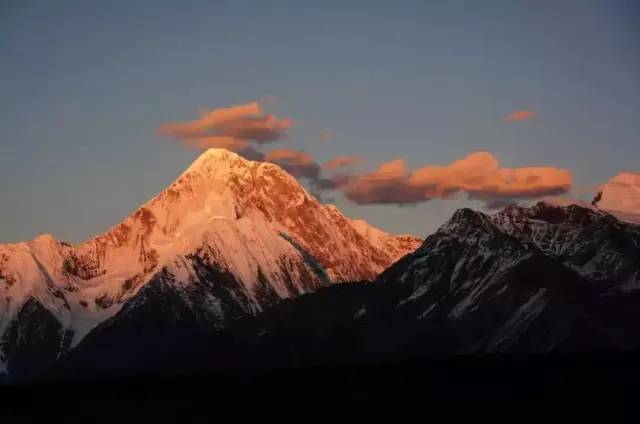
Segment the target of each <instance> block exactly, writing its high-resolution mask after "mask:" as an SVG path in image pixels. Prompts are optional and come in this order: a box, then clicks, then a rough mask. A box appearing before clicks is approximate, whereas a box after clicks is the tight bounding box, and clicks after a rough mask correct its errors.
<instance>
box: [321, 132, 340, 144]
mask: <svg viewBox="0 0 640 424" xmlns="http://www.w3.org/2000/svg"><path fill="white" fill-rule="evenodd" d="M335 137H336V135H335V134H334V132H333V131H331V130H324V131H322V132H321V133H320V140H322V141H324V142H325V143H328V142H330V141H333V139H334V138H335Z"/></svg>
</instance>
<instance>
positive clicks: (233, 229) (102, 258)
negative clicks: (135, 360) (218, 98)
mask: <svg viewBox="0 0 640 424" xmlns="http://www.w3.org/2000/svg"><path fill="white" fill-rule="evenodd" d="M420 243H421V240H420V239H418V238H416V237H413V236H408V235H401V236H394V235H390V234H387V233H385V232H383V231H381V230H378V229H376V228H374V227H371V226H369V225H368V224H367V223H366V222H364V221H362V220H359V221H352V220H350V219H349V218H347V217H345V216H344V215H343V214H342V213H340V211H339V210H338V209H337V208H336V207H334V206H331V205H323V204H320V203H319V202H318V201H317V200H316V199H315V198H314V197H313V196H311V195H310V194H309V193H308V192H307V191H306V190H305V189H304V188H303V187H302V186H301V185H300V184H299V183H298V181H296V179H295V178H293V177H292V176H291V175H289V174H287V173H286V172H285V171H283V170H282V169H281V168H280V167H279V166H277V165H274V164H270V163H258V162H252V161H248V160H246V159H243V158H242V157H240V156H238V155H237V154H235V153H232V152H229V151H227V150H224V149H211V150H208V151H206V152H205V153H203V154H202V155H201V156H200V157H199V158H198V159H197V160H196V161H195V162H194V163H193V164H192V165H191V166H190V167H189V168H188V169H187V170H186V171H185V172H184V173H183V174H182V175H181V176H180V177H179V178H178V179H177V180H176V181H175V182H174V183H173V184H171V186H169V187H168V188H167V189H166V190H164V191H162V192H161V193H160V194H159V195H157V196H156V197H154V198H153V199H152V200H150V201H149V202H147V203H146V204H144V205H143V206H141V207H140V208H139V209H138V210H136V211H135V212H134V213H133V214H132V215H131V216H129V217H128V218H127V219H125V220H124V221H123V222H122V223H120V224H118V225H117V226H115V227H113V228H112V229H111V230H109V231H108V232H106V233H105V234H102V235H99V236H97V237H95V238H93V239H91V240H89V241H87V242H85V243H82V244H80V245H75V246H74V245H70V244H67V243H64V242H60V241H57V240H55V239H54V238H53V237H52V236H50V235H42V236H40V237H38V238H37V239H35V240H33V241H31V242H24V243H19V244H9V245H1V246H0V252H2V256H1V257H2V262H1V266H0V272H1V274H0V275H2V281H3V284H2V290H3V292H4V294H5V296H3V298H2V301H1V302H2V303H0V305H1V307H2V309H1V310H0V314H1V315H0V317H1V319H2V321H1V322H2V327H1V328H2V331H3V337H4V338H3V340H5V343H4V345H3V349H2V352H3V353H2V355H3V356H2V358H3V369H4V370H5V371H9V372H10V371H11V369H12V368H14V367H15V368H17V369H18V370H20V371H24V372H28V369H29V365H19V364H21V362H20V361H21V359H20V356H21V354H19V353H16V352H19V351H20V349H21V348H20V347H17V346H16V345H17V344H20V343H25V342H26V341H25V340H23V339H22V338H20V337H17V336H15V334H14V333H16V332H20V331H30V330H20V329H21V328H26V329H30V328H32V327H33V326H35V327H36V328H37V327H38V326H40V325H41V322H42V320H45V321H44V322H46V325H45V327H44V328H46V331H47V334H46V343H48V345H47V346H48V348H47V349H48V350H47V352H48V359H54V358H57V357H58V356H59V355H61V354H64V353H65V352H67V351H68V350H69V349H73V348H74V347H75V346H76V345H77V344H78V343H79V342H80V341H81V340H82V339H83V338H84V337H85V336H86V335H87V334H88V333H90V332H91V331H92V330H93V329H94V328H95V327H96V326H99V325H100V324H101V323H103V322H105V321H108V320H109V319H112V318H113V317H114V316H118V314H126V313H133V312H135V311H136V310H137V309H138V308H141V307H144V306H145V305H146V303H147V302H149V301H150V300H149V296H152V294H151V293H155V291H156V290H158V291H160V292H162V293H163V294H162V295H161V296H160V298H161V299H162V298H169V297H172V298H173V299H174V301H177V302H179V303H180V307H181V308H184V314H187V315H188V316H190V317H193V319H195V320H196V321H202V322H203V323H206V326H209V327H211V329H218V330H219V329H223V328H225V326H226V324H227V323H228V322H229V321H230V320H232V319H236V318H237V317H239V316H243V315H255V314H258V313H260V312H261V311H262V310H263V309H264V308H265V307H268V306H270V305H273V304H275V303H277V302H278V301H279V300H280V299H284V298H288V297H295V296H298V295H301V294H303V293H308V292H313V291H315V290H317V289H318V288H320V287H322V286H327V285H331V284H338V283H343V282H348V281H362V280H373V279H374V278H375V277H376V276H377V275H378V274H379V273H380V272H382V271H384V269H386V268H387V267H388V266H390V265H391V264H392V263H393V262H394V261H396V260H397V259H399V258H400V257H402V256H404V255H405V254H407V253H410V252H411V251H413V250H415V249H416V248H417V247H418V246H419V245H420ZM174 307H178V306H176V305H173V306H171V307H169V310H171V309H172V308H174ZM157 308H160V309H159V310H158V311H156V312H160V310H164V309H162V308H163V307H162V306H160V305H158V306H157ZM169 315H170V317H171V314H169ZM175 318H177V319H178V321H179V320H180V319H182V318H183V315H180V316H179V317H175ZM149 324H150V325H153V324H152V323H149ZM34 331H36V330H34ZM36 332H37V331H36ZM16 337H17V338H16ZM38 337H40V336H38ZM42 337H45V336H42ZM37 340H39V339H38V338H35V339H34V340H29V341H28V342H29V343H32V342H33V343H34V345H33V346H32V347H31V348H30V349H33V350H39V349H41V348H42V347H41V346H39V345H38V341H37ZM43 343H44V342H43ZM24 349H27V348H26V347H25V348H24ZM43 355H44V354H43ZM44 356H47V355H44ZM16 364H18V365H16Z"/></svg>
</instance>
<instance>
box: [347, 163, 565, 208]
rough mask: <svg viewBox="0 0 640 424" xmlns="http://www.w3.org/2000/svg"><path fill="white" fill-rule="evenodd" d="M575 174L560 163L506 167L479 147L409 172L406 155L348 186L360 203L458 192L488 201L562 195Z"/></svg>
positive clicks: (421, 198)
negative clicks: (460, 155)
mask: <svg viewBox="0 0 640 424" xmlns="http://www.w3.org/2000/svg"><path fill="white" fill-rule="evenodd" d="M571 183H572V177H571V173H570V172H569V171H567V170H564V169H559V168H555V167H541V166H538V167H524V168H501V167H500V164H499V162H498V159H497V158H496V157H495V156H494V155H492V154H491V153H489V152H474V153H471V154H470V155H468V156H466V157H464V158H462V159H460V160H457V161H455V162H452V163H450V164H448V165H428V166H423V167H421V168H418V169H416V170H414V171H411V172H409V171H407V168H406V164H405V162H404V160H403V159H396V160H394V161H391V162H387V163H384V164H382V165H381V166H380V167H379V168H378V169H377V170H376V171H375V172H373V173H370V174H365V175H360V176H357V177H353V178H351V180H350V181H349V183H348V184H347V185H346V186H345V188H344V191H345V195H346V196H347V198H349V199H350V200H352V201H354V202H356V203H359V204H370V203H397V204H403V203H420V202H424V201H427V200H430V199H433V198H446V197H448V196H451V195H452V194H454V193H457V192H466V193H467V194H468V195H469V196H471V197H474V198H479V199H482V200H485V201H487V202H488V201H495V200H497V199H513V198H536V197H541V196H549V195H558V194H563V193H566V192H568V191H569V189H570V188H571Z"/></svg>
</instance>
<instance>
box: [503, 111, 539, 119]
mask: <svg viewBox="0 0 640 424" xmlns="http://www.w3.org/2000/svg"><path fill="white" fill-rule="evenodd" d="M536 116H538V113H537V112H535V111H533V110H514V111H513V112H511V113H510V114H509V115H508V116H507V117H505V118H504V119H505V121H526V120H528V119H534V118H535V117H536Z"/></svg>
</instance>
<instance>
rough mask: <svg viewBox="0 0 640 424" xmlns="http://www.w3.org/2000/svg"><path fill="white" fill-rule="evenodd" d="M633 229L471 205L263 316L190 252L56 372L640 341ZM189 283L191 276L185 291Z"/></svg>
mask: <svg viewBox="0 0 640 424" xmlns="http://www.w3.org/2000/svg"><path fill="white" fill-rule="evenodd" d="M636 231H637V227H636V226H633V225H631V224H626V223H623V222H620V221H618V220H617V219H616V218H615V217H613V216H611V215H608V214H605V213H601V212H597V211H592V210H589V209H585V208H579V207H577V206H569V207H562V208H561V207H552V206H549V205H546V204H543V203H542V204H538V205H536V206H534V207H532V208H517V207H509V208H506V209H504V210H503V211H501V212H499V213H498V214H496V215H494V216H491V215H486V214H483V213H480V212H475V211H472V210H470V209H461V210H459V211H457V212H456V213H455V214H454V215H453V216H452V217H451V219H450V220H449V221H448V222H446V223H445V224H444V225H443V226H442V227H440V228H439V229H438V231H437V232H436V233H434V234H432V235H430V236H429V237H427V238H426V240H425V241H424V243H423V244H422V245H421V247H420V248H418V249H417V250H416V251H414V252H412V253H410V254H408V255H405V256H403V257H402V258H401V259H400V260H399V261H397V262H395V263H394V264H393V265H392V266H390V267H389V268H388V269H387V270H385V271H384V272H383V273H382V274H381V275H380V276H379V277H378V278H377V279H376V281H374V282H373V283H351V284H339V285H329V286H326V287H321V288H320V289H318V290H317V291H314V292H312V293H306V294H302V295H301V296H295V297H290V298H288V299H285V300H283V301H282V302H278V303H277V304H274V305H273V306H270V307H267V308H265V309H264V311H263V313H261V314H256V315H252V314H246V313H244V310H243V308H242V305H245V304H249V302H246V301H244V300H243V299H244V296H245V292H244V291H242V290H237V288H239V287H242V285H241V284H238V283H236V282H235V278H234V277H233V275H232V274H230V273H229V274H225V273H221V272H220V271H219V270H218V269H217V268H216V267H215V266H213V267H212V266H210V265H209V264H215V263H216V261H210V262H207V261H205V260H203V258H204V257H205V256H206V255H204V254H202V253H198V254H195V255H190V256H185V257H184V258H183V259H182V260H181V261H179V262H178V263H176V264H174V265H171V266H167V267H165V269H164V270H163V272H161V273H159V274H157V275H156V276H154V278H153V281H152V282H151V283H150V284H147V285H146V286H145V287H144V288H143V289H142V290H140V292H139V293H138V294H137V295H136V296H135V297H134V298H132V299H130V300H129V301H127V303H126V304H125V306H124V307H123V309H122V310H121V311H120V312H119V313H117V314H116V315H115V316H114V317H112V318H110V319H108V320H106V321H104V322H103V323H101V324H100V325H99V326H98V327H97V328H96V329H94V330H93V331H92V332H91V333H90V334H89V335H88V336H87V337H86V338H85V339H84V340H82V342H81V343H80V344H79V345H78V346H77V348H76V349H74V350H72V351H71V352H70V353H69V354H68V355H66V356H65V357H63V359H62V361H61V362H59V363H58V367H59V368H58V370H57V371H58V374H57V375H58V376H60V377H62V378H64V377H65V376H67V377H68V376H74V375H85V376H86V375H95V376H111V375H114V374H120V373H122V374H124V375H130V374H137V373H151V374H153V375H155V374H163V373H171V372H177V373H180V372H188V373H191V372H198V371H227V370H229V369H232V368H237V367H239V368H242V369H246V368H247V367H253V368H258V369H269V370H272V369H279V368H280V367H283V368H285V369H286V368H290V367H298V366H306V365H308V366H311V365H336V364H362V363H368V362H374V363H377V362H379V361H387V360H389V361H394V360H404V359H409V360H413V359H424V358H426V357H434V356H436V357H442V356H449V355H455V354H479V353H541V352H545V353H546V352H574V353H575V352H593V351H617V350H625V349H637V348H640V330H639V329H638V326H637V322H638V321H639V320H640V308H639V307H638V305H640V291H637V290H628V289H623V290H616V287H618V284H620V283H621V282H624V281H626V279H625V278H626V277H625V276H626V275H627V274H625V273H624V272H622V271H623V270H626V269H628V267H633V266H637V264H638V260H637V258H638V257H637V256H634V251H633V249H632V248H633V246H635V244H634V243H635V241H634V240H635V237H636ZM589 246H599V247H601V248H602V250H603V251H605V252H608V253H607V254H606V255H604V256H601V255H598V250H594V249H592V248H591V247H589ZM627 249H631V250H627ZM594 252H595V254H594ZM602 258H609V259H608V260H603V259H602ZM612 258H613V259H612ZM587 263H592V264H593V267H596V266H597V267H598V271H600V272H601V273H602V275H605V276H608V277H610V278H611V280H609V279H607V278H600V277H601V275H600V274H594V273H593V272H591V270H590V268H589V267H586V268H585V266H584V264H587ZM577 264H582V265H583V266H577ZM177 274H181V275H183V277H180V278H178V279H176V278H175V275H177ZM184 275H195V276H196V277H193V278H185V277H184ZM185 279H186V280H190V281H193V282H194V283H193V284H190V285H189V286H188V289H186V290H185V289H184V288H181V287H182V285H183V283H182V282H181V281H185ZM308 281H311V280H308ZM213 288H216V289H217V292H215V293H213V295H212V296H209V295H207V293H212V292H211V290H212V289H213ZM264 293H265V296H266V299H269V297H270V296H271V295H272V294H269V293H271V292H270V291H267V290H265V292H264ZM167 299H171V300H170V301H169V302H167ZM214 299H216V300H214ZM233 299H239V300H233ZM217 300H220V302H218V301H217ZM210 303H212V304H215V307H213V308H212V307H210V306H207V304H210ZM268 303H269V302H268V301H264V302H263V304H268ZM202 311H216V313H204V312H202ZM202 321H205V322H206V324H205V325H202ZM215 328H220V329H222V331H213V329H215ZM87 373H88V374H87Z"/></svg>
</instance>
